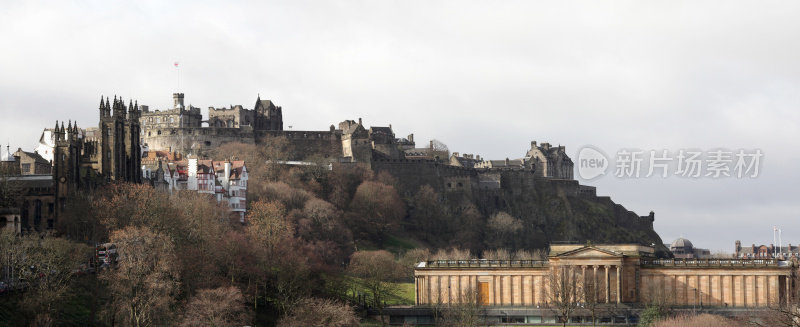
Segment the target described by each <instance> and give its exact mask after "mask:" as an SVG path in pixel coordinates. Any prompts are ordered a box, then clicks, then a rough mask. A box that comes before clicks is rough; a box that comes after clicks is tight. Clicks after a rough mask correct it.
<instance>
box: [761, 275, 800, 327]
mask: <svg viewBox="0 0 800 327" xmlns="http://www.w3.org/2000/svg"><path fill="white" fill-rule="evenodd" d="M794 264H795V267H794V268H793V269H792V275H791V277H790V278H788V279H787V281H786V282H787V283H789V290H790V291H789V293H788V294H786V298H785V299H783V301H781V303H780V304H775V305H772V306H770V308H769V310H767V311H762V312H761V313H760V314H758V315H756V316H755V319H751V321H750V323H751V324H753V325H757V326H776V327H800V275H798V268H797V263H796V262H795V263H794Z"/></svg>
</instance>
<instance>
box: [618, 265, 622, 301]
mask: <svg viewBox="0 0 800 327" xmlns="http://www.w3.org/2000/svg"><path fill="white" fill-rule="evenodd" d="M621 302H622V266H620V265H617V303H621Z"/></svg>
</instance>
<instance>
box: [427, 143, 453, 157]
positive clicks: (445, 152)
mask: <svg viewBox="0 0 800 327" xmlns="http://www.w3.org/2000/svg"><path fill="white" fill-rule="evenodd" d="M428 147H429V148H430V155H431V157H432V158H433V159H436V160H447V159H449V158H450V149H449V148H448V147H447V144H444V142H442V141H439V140H437V139H433V140H431V142H430V145H429V146H428Z"/></svg>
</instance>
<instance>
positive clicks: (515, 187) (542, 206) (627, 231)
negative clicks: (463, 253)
mask: <svg viewBox="0 0 800 327" xmlns="http://www.w3.org/2000/svg"><path fill="white" fill-rule="evenodd" d="M372 169H373V170H374V171H376V172H380V171H387V172H389V173H390V174H392V175H393V176H395V177H396V178H397V179H398V185H397V186H398V191H399V192H400V194H401V195H403V196H404V197H405V198H407V199H410V200H409V212H410V216H412V220H411V222H412V224H413V223H414V219H413V218H414V216H415V214H416V213H415V211H417V210H419V209H418V208H416V207H417V205H416V204H415V203H414V201H413V200H411V198H413V197H414V195H415V194H417V193H418V192H419V190H420V188H421V187H422V186H423V185H428V186H430V187H431V188H432V189H433V190H434V191H435V193H436V194H437V195H438V197H439V198H440V199H439V200H438V203H440V204H441V205H442V206H444V207H446V208H445V211H446V212H449V213H450V214H449V218H448V219H450V220H451V221H454V223H455V224H457V225H459V224H460V225H463V224H464V223H462V222H460V221H459V220H460V219H461V218H462V217H461V216H462V215H463V212H462V211H463V209H464V208H465V207H466V206H474V207H476V208H477V209H478V211H480V213H481V216H482V221H480V222H479V223H477V224H471V225H470V226H472V227H471V228H479V229H481V230H480V231H467V232H471V233H472V234H476V233H477V234H480V235H481V238H482V240H483V242H482V243H483V246H484V247H483V248H493V247H506V248H510V249H520V248H524V249H534V248H537V249H538V248H546V247H547V245H549V244H550V243H557V242H580V243H586V242H589V241H591V242H593V243H636V244H642V245H655V247H656V251H657V254H658V255H660V256H669V251H668V250H667V249H666V248H665V247H664V246H663V242H662V240H661V237H659V236H658V234H657V233H656V232H655V230H653V221H654V219H655V217H654V216H655V215H654V214H653V213H650V215H648V216H639V215H637V214H635V213H634V212H632V211H629V210H627V209H625V207H623V206H622V205H619V204H616V203H614V202H613V201H612V200H611V199H610V198H609V197H598V196H596V195H595V191H594V188H593V187H587V186H582V185H580V184H579V183H578V182H577V181H575V180H563V179H551V178H540V177H535V176H534V174H533V172H532V171H527V170H505V171H500V170H481V169H465V168H454V167H452V166H448V165H443V164H440V163H436V162H432V161H402V160H391V161H384V162H373V163H372ZM501 212H505V213H508V214H509V215H510V216H512V217H513V218H515V219H517V220H516V221H515V222H514V224H516V225H518V226H512V227H513V228H511V229H510V230H507V231H500V230H498V228H500V229H502V228H504V227H502V226H499V227H498V226H495V225H497V221H494V222H493V221H492V219H491V217H493V216H495V215H496V214H498V213H501ZM459 228H463V226H455V227H452V228H450V229H442V231H444V232H440V233H437V235H435V237H436V239H432V238H430V237H429V238H428V240H429V241H432V242H434V243H435V242H436V241H439V242H440V243H439V245H443V244H449V245H455V246H464V247H470V248H473V249H476V247H475V246H474V245H473V244H458V243H459V242H462V243H464V242H466V241H464V240H459V239H457V235H456V234H457V233H458V230H459ZM423 232H424V231H423ZM462 232H463V230H462ZM473 243H474V242H473Z"/></svg>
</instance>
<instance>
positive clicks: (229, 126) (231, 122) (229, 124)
mask: <svg viewBox="0 0 800 327" xmlns="http://www.w3.org/2000/svg"><path fill="white" fill-rule="evenodd" d="M231 127H233V120H230V119H229V120H228V128H231Z"/></svg>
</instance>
